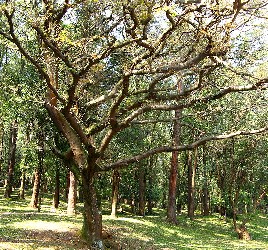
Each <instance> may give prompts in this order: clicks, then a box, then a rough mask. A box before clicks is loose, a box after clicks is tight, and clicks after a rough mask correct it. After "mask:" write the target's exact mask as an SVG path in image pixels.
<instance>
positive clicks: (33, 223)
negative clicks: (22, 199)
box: [11, 220, 73, 232]
mask: <svg viewBox="0 0 268 250" xmlns="http://www.w3.org/2000/svg"><path fill="white" fill-rule="evenodd" d="M11 226H12V227H14V228H19V229H28V230H52V231H57V232H67V231H69V230H70V228H73V227H70V223H67V222H57V223H56V222H47V221H40V220H27V221H22V222H14V223H12V224H11Z"/></svg>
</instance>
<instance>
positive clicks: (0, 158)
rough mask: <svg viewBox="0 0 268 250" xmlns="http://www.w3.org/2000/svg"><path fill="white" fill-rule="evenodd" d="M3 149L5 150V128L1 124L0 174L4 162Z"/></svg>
mask: <svg viewBox="0 0 268 250" xmlns="http://www.w3.org/2000/svg"><path fill="white" fill-rule="evenodd" d="M3 149H4V126H3V124H2V123H1V124H0V173H1V172H2V164H3V162H4V156H3Z"/></svg>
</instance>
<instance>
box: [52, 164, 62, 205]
mask: <svg viewBox="0 0 268 250" xmlns="http://www.w3.org/2000/svg"><path fill="white" fill-rule="evenodd" d="M59 203H60V171H59V168H58V167H56V171H55V190H54V199H53V206H54V208H58V207H59Z"/></svg>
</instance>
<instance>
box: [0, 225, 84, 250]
mask: <svg viewBox="0 0 268 250" xmlns="http://www.w3.org/2000/svg"><path fill="white" fill-rule="evenodd" d="M6 231H9V233H8V235H3V234H2V232H1V229H0V242H1V245H2V247H3V246H6V249H10V246H12V247H13V248H14V249H40V248H42V249H44V248H45V249H74V250H76V249H77V250H78V249H88V248H87V246H86V244H85V243H84V242H82V241H81V240H80V237H79V235H78V233H77V232H75V231H55V230H49V229H48V230H26V229H16V228H13V227H6V228H5V232H6Z"/></svg>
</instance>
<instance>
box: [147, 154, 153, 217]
mask: <svg viewBox="0 0 268 250" xmlns="http://www.w3.org/2000/svg"><path fill="white" fill-rule="evenodd" d="M151 158H152V157H150V162H151ZM150 166H151V165H150ZM150 169H151V168H150ZM152 193H153V175H152V172H151V171H149V174H148V204H147V208H148V214H153V194H152Z"/></svg>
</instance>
